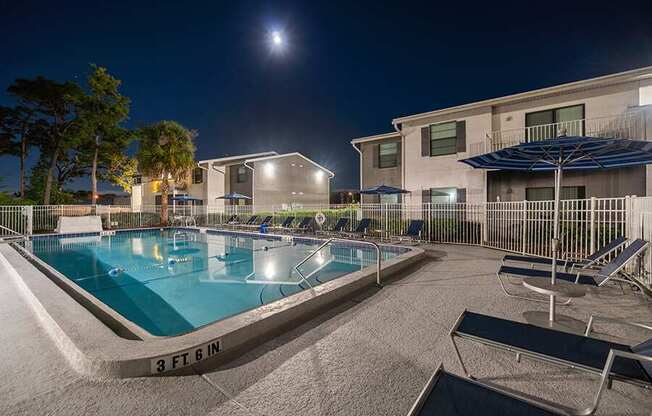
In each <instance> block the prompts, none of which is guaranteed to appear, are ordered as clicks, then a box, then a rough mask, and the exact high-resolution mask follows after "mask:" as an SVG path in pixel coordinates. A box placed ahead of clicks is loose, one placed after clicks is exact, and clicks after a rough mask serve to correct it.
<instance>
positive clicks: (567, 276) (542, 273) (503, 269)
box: [498, 266, 598, 286]
mask: <svg viewBox="0 0 652 416" xmlns="http://www.w3.org/2000/svg"><path fill="white" fill-rule="evenodd" d="M498 274H510V275H515V276H521V277H545V278H547V279H550V270H538V269H525V268H522V267H511V266H500V269H499V270H498ZM557 279H559V280H564V281H566V282H570V283H575V280H576V279H577V274H575V273H563V272H557ZM578 283H580V284H583V285H591V286H597V285H598V282H596V280H595V279H594V278H593V277H592V276H587V275H580V279H579V280H578Z"/></svg>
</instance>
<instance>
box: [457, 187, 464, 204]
mask: <svg viewBox="0 0 652 416" xmlns="http://www.w3.org/2000/svg"><path fill="white" fill-rule="evenodd" d="M457 202H466V188H457Z"/></svg>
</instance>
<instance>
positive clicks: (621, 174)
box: [487, 166, 646, 201]
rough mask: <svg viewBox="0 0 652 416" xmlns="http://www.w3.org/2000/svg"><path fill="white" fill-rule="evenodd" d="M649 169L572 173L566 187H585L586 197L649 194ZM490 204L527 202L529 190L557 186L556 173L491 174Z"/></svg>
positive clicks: (565, 175)
mask: <svg viewBox="0 0 652 416" xmlns="http://www.w3.org/2000/svg"><path fill="white" fill-rule="evenodd" d="M645 174H646V169H645V166H637V167H632V168H622V169H609V170H602V171H569V172H565V173H564V177H563V180H564V186H584V187H585V190H586V195H585V196H586V198H590V197H596V198H608V197H622V196H627V195H637V196H643V195H645V183H646V181H645ZM487 176H488V177H487V184H488V198H489V201H496V200H497V197H498V196H500V200H501V201H523V200H524V199H525V190H526V188H538V187H552V186H554V177H553V173H552V172H550V173H537V174H528V175H524V174H522V173H520V172H506V171H491V172H488V174H487Z"/></svg>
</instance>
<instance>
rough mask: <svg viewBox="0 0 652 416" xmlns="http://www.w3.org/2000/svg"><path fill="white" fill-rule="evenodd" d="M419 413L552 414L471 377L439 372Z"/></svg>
mask: <svg viewBox="0 0 652 416" xmlns="http://www.w3.org/2000/svg"><path fill="white" fill-rule="evenodd" d="M417 414H418V415H419V416H430V415H433V416H434V415H437V416H480V415H482V416H521V415H529V416H549V415H554V414H555V413H552V412H549V411H547V410H544V409H542V408H540V407H538V406H535V405H532V404H530V403H527V402H525V401H523V400H519V399H517V398H514V397H511V396H508V395H507V394H505V393H502V392H499V391H496V390H494V389H490V388H488V387H486V386H484V385H482V384H479V383H476V382H473V381H470V380H468V379H465V378H462V377H459V376H456V375H454V374H450V373H447V372H444V371H442V370H440V371H439V374H438V376H437V380H436V381H435V384H434V386H433V388H432V390H430V393H429V394H428V396H427V397H426V398H425V400H424V402H423V404H422V406H421V409H420V411H419V412H418V413H417Z"/></svg>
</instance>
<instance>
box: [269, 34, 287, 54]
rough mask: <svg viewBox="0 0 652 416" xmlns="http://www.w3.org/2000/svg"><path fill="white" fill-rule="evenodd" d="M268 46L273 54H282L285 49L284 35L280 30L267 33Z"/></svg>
mask: <svg viewBox="0 0 652 416" xmlns="http://www.w3.org/2000/svg"><path fill="white" fill-rule="evenodd" d="M268 36H269V44H270V48H271V49H272V51H273V52H282V51H284V50H285V47H286V43H287V42H286V39H285V34H284V33H283V32H281V31H280V30H274V31H272V32H269V35H268Z"/></svg>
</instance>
